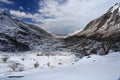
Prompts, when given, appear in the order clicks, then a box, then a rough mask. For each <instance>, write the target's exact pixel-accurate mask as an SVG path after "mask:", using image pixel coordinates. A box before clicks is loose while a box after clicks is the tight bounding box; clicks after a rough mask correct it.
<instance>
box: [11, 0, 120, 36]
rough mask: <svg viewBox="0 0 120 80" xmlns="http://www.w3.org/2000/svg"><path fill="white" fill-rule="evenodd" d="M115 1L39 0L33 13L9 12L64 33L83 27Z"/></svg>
mask: <svg viewBox="0 0 120 80" xmlns="http://www.w3.org/2000/svg"><path fill="white" fill-rule="evenodd" d="M117 2H119V0H40V2H39V3H38V4H39V9H38V12H37V13H35V14H31V13H25V12H21V11H19V10H17V11H16V10H10V14H12V15H14V16H17V17H19V18H23V19H24V18H29V19H32V21H34V22H35V24H37V25H39V26H41V27H42V28H43V29H45V30H47V31H50V32H53V33H56V34H61V35H64V34H68V33H71V32H73V31H75V30H77V31H78V30H79V29H83V28H84V27H85V25H87V23H88V22H89V21H91V20H93V19H96V18H98V17H100V16H101V15H102V14H104V13H105V12H106V11H107V10H108V9H109V8H110V7H111V6H113V5H114V4H115V3H117ZM21 9H22V8H21ZM41 23H42V24H41Z"/></svg>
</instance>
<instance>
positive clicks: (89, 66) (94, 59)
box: [0, 52, 120, 80]
mask: <svg viewBox="0 0 120 80" xmlns="http://www.w3.org/2000/svg"><path fill="white" fill-rule="evenodd" d="M38 54H41V53H34V54H29V53H27V54H7V55H9V56H10V57H9V59H8V60H7V62H6V63H3V61H2V60H0V80H120V52H114V53H110V54H108V55H105V56H99V55H90V56H86V57H84V58H82V59H79V60H78V58H76V57H75V56H74V55H72V54H69V53H67V54H66V53H65V54H59V55H38ZM3 55H4V56H5V54H0V58H2V57H3ZM13 63H20V65H22V67H24V69H23V71H21V72H19V71H17V70H16V71H12V69H11V68H10V65H11V64H13ZM35 63H37V64H39V66H38V67H37V68H35V66H34V64H35ZM20 67H21V66H20ZM20 67H18V68H20ZM15 76H18V77H21V78H15ZM8 77H14V78H8Z"/></svg>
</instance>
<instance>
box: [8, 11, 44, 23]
mask: <svg viewBox="0 0 120 80" xmlns="http://www.w3.org/2000/svg"><path fill="white" fill-rule="evenodd" d="M9 12H10V14H11V15H13V16H16V17H19V18H23V19H24V18H29V19H32V21H34V22H36V23H40V19H41V18H42V17H41V16H40V15H39V14H38V13H35V14H31V13H25V12H21V11H19V10H10V11H9Z"/></svg>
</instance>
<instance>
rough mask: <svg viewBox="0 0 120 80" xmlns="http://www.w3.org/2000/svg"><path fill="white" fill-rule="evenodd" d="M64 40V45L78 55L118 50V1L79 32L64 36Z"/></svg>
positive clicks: (119, 30) (119, 20)
mask: <svg viewBox="0 0 120 80" xmlns="http://www.w3.org/2000/svg"><path fill="white" fill-rule="evenodd" d="M65 42H66V46H65V47H67V48H70V49H71V50H72V51H75V52H78V54H76V55H80V56H81V54H83V55H88V54H108V53H109V52H110V51H113V52H116V51H120V3H117V4H115V5H114V6H112V7H111V8H110V9H109V10H108V11H107V12H106V13H105V14H104V15H102V16H101V17H99V18H98V19H95V20H93V21H91V22H90V23H88V24H87V26H86V27H85V28H84V29H83V30H82V31H81V32H79V33H77V34H75V35H73V36H70V37H68V38H66V39H65ZM80 53H81V54H80Z"/></svg>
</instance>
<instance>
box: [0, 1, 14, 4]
mask: <svg viewBox="0 0 120 80" xmlns="http://www.w3.org/2000/svg"><path fill="white" fill-rule="evenodd" d="M0 2H2V3H6V4H14V2H12V1H9V0H0Z"/></svg>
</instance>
